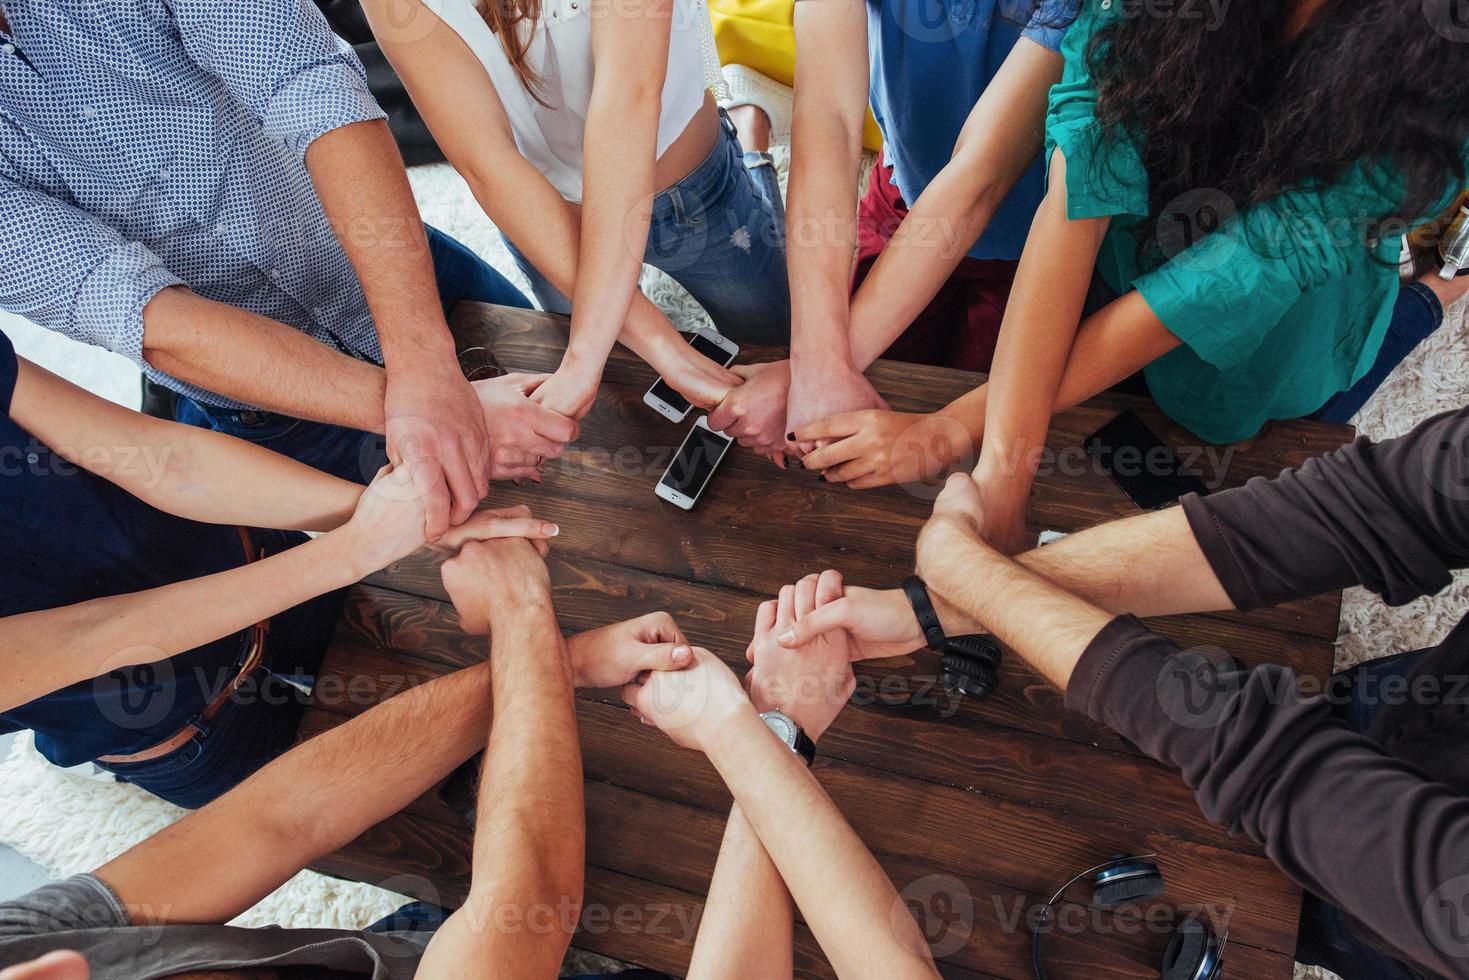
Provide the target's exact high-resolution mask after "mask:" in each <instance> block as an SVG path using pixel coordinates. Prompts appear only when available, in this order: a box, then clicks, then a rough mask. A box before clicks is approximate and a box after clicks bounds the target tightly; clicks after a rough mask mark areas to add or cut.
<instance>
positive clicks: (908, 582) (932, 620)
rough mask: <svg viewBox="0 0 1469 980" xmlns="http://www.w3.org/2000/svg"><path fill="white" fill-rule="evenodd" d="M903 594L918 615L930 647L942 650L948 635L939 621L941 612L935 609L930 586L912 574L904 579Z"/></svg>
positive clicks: (919, 624) (914, 613)
mask: <svg viewBox="0 0 1469 980" xmlns="http://www.w3.org/2000/svg"><path fill="white" fill-rule="evenodd" d="M903 594H904V595H906V596H907V597H908V603H909V604H910V605H911V606H912V607H913V615H915V616H917V617H918V626H919V628H920V629H922V630H923V638H924V640H925V641H926V642H927V643H928V648H929V649H930V650H935V651H942V650H943V648H944V643H945V642H946V641H947V640H948V637H946V636H945V635H944V627H943V625H942V624H941V623H939V614H938V613H937V612H935V611H934V608H933V600H932V599H930V598H929V597H928V586H927V585H924V584H923V579H921V578H919V577H918V576H917V575H910V576H908V577H907V578H905V579H903Z"/></svg>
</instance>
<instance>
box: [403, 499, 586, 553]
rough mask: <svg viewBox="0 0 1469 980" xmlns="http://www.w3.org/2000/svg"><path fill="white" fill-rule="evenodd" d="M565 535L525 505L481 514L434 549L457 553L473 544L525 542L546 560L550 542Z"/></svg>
mask: <svg viewBox="0 0 1469 980" xmlns="http://www.w3.org/2000/svg"><path fill="white" fill-rule="evenodd" d="M560 533H561V528H559V527H557V526H556V525H555V524H552V523H551V522H550V521H543V520H541V519H540V518H538V517H536V516H535V515H534V514H532V513H531V509H530V508H529V507H527V506H526V505H525V504H517V505H516V506H514V507H502V508H500V509H498V510H477V511H475V512H474V513H473V514H471V515H469V520H467V521H465V522H464V523H463V524H457V525H455V526H454V527H451V528H449V530H447V531H445V532H444V536H443V537H442V538H440V539H439V540H438V541H436V542H435V543H434V544H433V545H432V547H433V548H435V549H436V550H439V551H445V552H449V553H453V552H457V551H458V550H459V549H461V548H463V547H464V546H465V545H466V544H468V543H469V542H471V541H489V540H491V539H492V538H525V539H526V540H527V541H529V542H530V543H531V546H532V547H534V548H535V549H536V553H537V554H539V555H540V556H541V557H542V558H544V557H546V555H548V554H549V553H550V550H551V549H550V548H549V547H548V546H547V545H546V539H548V538H554V537H556V535H558V534H560Z"/></svg>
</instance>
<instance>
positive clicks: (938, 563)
mask: <svg viewBox="0 0 1469 980" xmlns="http://www.w3.org/2000/svg"><path fill="white" fill-rule="evenodd" d="M984 534H985V511H984V496H983V494H982V493H981V492H980V489H979V484H978V483H976V482H974V477H972V476H970V475H969V474H968V473H955V474H953V475H951V476H950V477H949V480H948V482H947V483H945V484H944V489H943V490H942V491H940V492H939V496H938V499H937V500H935V501H934V503H933V516H932V517H930V518H929V519H928V523H927V524H925V525H923V530H922V531H920V532H919V533H918V574H919V576H920V577H922V578H923V579H925V580H928V581H929V584H930V585H933V586H938V585H939V584H940V583H939V582H938V581H935V580H936V579H937V578H939V577H941V572H940V570H941V569H947V568H948V564H946V562H945V558H946V557H947V556H949V555H951V554H952V553H953V552H954V551H955V550H956V547H955V546H956V545H957V544H959V543H961V542H964V541H971V542H972V541H984V540H985V537H984Z"/></svg>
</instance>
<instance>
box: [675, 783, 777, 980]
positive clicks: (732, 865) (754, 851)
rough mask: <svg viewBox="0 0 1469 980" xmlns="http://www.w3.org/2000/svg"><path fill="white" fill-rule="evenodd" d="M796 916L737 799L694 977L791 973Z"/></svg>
mask: <svg viewBox="0 0 1469 980" xmlns="http://www.w3.org/2000/svg"><path fill="white" fill-rule="evenodd" d="M794 915H795V906H794V903H793V902H792V900H791V893H790V891H788V890H787V889H786V886H785V881H784V880H783V879H782V878H781V876H780V871H779V870H778V869H777V868H776V866H775V862H773V861H772V860H771V859H770V855H769V854H767V853H766V851H765V846H764V845H763V844H761V843H760V838H759V836H758V835H756V833H755V828H754V827H752V826H750V822H749V821H748V820H747V819H745V815H744V811H743V810H741V808H740V805H739V804H738V803H736V804H735V805H734V807H733V808H732V809H731V810H730V812H729V821H728V823H726V824H725V828H724V841H723V843H722V844H721V845H720V848H719V861H718V862H717V863H716V864H715V866H714V879H713V881H712V882H710V884H709V897H708V898H707V899H706V900H705V902H704V914H703V916H702V917H701V918H700V920H699V936H698V939H697V940H695V942H694V955H693V960H692V962H690V964H689V972H688V975H689V977H690V980H723V978H728V980H741V978H744V977H765V978H772V980H773V978H778V977H789V976H791V975H792V973H793V971H794V966H793V963H792V961H793V955H794V949H793V938H792V933H793V921H794Z"/></svg>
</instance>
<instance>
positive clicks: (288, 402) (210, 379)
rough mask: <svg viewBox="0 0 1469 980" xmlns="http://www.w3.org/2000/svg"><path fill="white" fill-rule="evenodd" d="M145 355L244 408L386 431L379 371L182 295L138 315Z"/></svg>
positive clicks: (169, 292) (162, 298) (167, 294)
mask: <svg viewBox="0 0 1469 980" xmlns="http://www.w3.org/2000/svg"><path fill="white" fill-rule="evenodd" d="M143 357H144V358H145V359H146V360H147V361H148V363H149V364H151V365H152V366H153V367H154V368H156V369H157V370H159V371H162V372H164V373H165V374H170V375H172V376H174V377H176V378H179V379H181V380H183V381H187V382H189V383H190V384H192V385H195V386H196V387H199V388H203V389H205V390H207V391H213V392H217V393H218V394H220V395H223V396H225V397H226V398H232V399H234V400H235V401H239V402H243V403H245V404H247V405H256V406H259V407H260V408H263V409H267V410H269V411H272V412H280V413H282V414H284V415H291V416H295V417H297V418H303V419H311V420H313V421H316V422H328V423H331V424H333V425H344V426H347V427H349V428H353V429H362V430H364V431H368V432H381V431H383V424H384V420H383V398H384V395H385V392H386V390H387V389H386V385H387V376H386V375H385V374H384V372H383V370H382V369H381V368H379V367H378V366H376V365H375V364H372V363H369V362H367V361H359V360H357V359H356V358H354V357H349V356H348V355H346V354H343V353H341V352H340V351H336V350H333V349H332V348H330V347H328V346H326V345H325V344H322V343H319V342H317V341H315V340H313V339H312V338H310V337H308V336H307V335H306V334H304V333H301V332H300V331H299V330H295V329H293V328H291V327H288V326H286V325H285V324H283V323H279V322H277V321H275V320H271V319H269V318H267V317H263V316H259V315H258V314H255V313H249V312H247V311H245V310H241V309H238V308H236V307H233V306H227V305H225V304H223V303H216V302H214V301H212V300H207V299H204V298H203V297H202V296H198V295H197V294H195V293H192V292H190V291H188V290H186V289H182V288H177V287H176V288H171V289H165V290H163V291H162V292H160V293H158V294H157V295H156V296H155V297H154V298H153V300H152V301H151V302H150V303H149V304H148V305H147V307H146V308H145V309H144V310H143Z"/></svg>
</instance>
